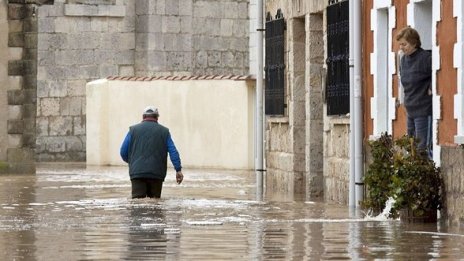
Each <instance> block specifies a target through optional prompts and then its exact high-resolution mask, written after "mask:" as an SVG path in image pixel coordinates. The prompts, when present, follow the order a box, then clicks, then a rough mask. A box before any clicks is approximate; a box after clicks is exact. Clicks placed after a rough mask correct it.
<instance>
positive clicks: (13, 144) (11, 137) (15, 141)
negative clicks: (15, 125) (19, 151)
mask: <svg viewBox="0 0 464 261" xmlns="http://www.w3.org/2000/svg"><path fill="white" fill-rule="evenodd" d="M22 137H23V135H22V134H8V148H21V147H22V146H23V143H22Z"/></svg>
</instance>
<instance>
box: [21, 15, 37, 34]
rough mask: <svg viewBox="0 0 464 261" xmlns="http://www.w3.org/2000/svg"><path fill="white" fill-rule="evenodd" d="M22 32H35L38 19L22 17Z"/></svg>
mask: <svg viewBox="0 0 464 261" xmlns="http://www.w3.org/2000/svg"><path fill="white" fill-rule="evenodd" d="M23 32H25V33H26V32H27V33H31V32H35V33H37V32H38V19H37V18H35V17H31V18H27V19H24V20H23Z"/></svg>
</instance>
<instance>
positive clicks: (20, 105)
mask: <svg viewBox="0 0 464 261" xmlns="http://www.w3.org/2000/svg"><path fill="white" fill-rule="evenodd" d="M37 4H41V2H40V1H28V2H27V4H26V3H25V1H9V3H8V34H7V35H8V37H7V39H8V48H7V56H6V57H7V60H8V77H7V79H8V82H7V84H6V86H7V87H6V89H7V92H6V96H2V97H6V99H7V104H8V106H7V107H8V108H7V110H6V111H7V112H8V116H7V121H6V122H7V133H8V134H7V142H5V143H6V144H5V143H3V144H2V146H5V147H6V161H7V164H6V169H4V168H2V169H3V170H2V171H3V172H8V173H34V172H35V160H34V147H35V126H36V125H35V120H36V88H37V84H36V82H37V77H36V75H37Z"/></svg>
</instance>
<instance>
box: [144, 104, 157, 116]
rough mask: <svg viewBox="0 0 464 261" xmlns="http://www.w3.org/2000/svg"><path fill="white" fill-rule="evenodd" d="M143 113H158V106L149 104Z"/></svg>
mask: <svg viewBox="0 0 464 261" xmlns="http://www.w3.org/2000/svg"><path fill="white" fill-rule="evenodd" d="M143 115H158V116H159V113H158V108H156V107H155V106H148V107H146V108H145V109H144V110H143Z"/></svg>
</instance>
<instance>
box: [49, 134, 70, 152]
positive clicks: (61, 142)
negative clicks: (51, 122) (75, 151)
mask: <svg viewBox="0 0 464 261" xmlns="http://www.w3.org/2000/svg"><path fill="white" fill-rule="evenodd" d="M47 151H48V152H51V153H61V152H65V151H66V142H65V139H64V138H63V137H49V139H48V140H47Z"/></svg>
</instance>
